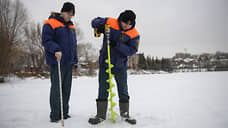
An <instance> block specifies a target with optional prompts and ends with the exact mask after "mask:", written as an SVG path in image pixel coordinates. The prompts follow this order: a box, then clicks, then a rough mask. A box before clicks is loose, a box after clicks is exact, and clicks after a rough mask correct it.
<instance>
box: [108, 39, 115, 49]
mask: <svg viewBox="0 0 228 128" xmlns="http://www.w3.org/2000/svg"><path fill="white" fill-rule="evenodd" d="M116 44H117V43H116V41H114V40H110V43H109V45H110V47H112V48H114V47H116Z"/></svg>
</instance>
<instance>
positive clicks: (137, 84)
mask: <svg viewBox="0 0 228 128" xmlns="http://www.w3.org/2000/svg"><path fill="white" fill-rule="evenodd" d="M227 76H228V72H201V73H173V74H152V75H129V76H128V85H129V93H130V96H131V98H130V101H131V102H130V114H131V115H132V117H134V118H136V119H137V124H136V125H134V126H132V125H129V124H127V123H125V122H123V121H121V119H120V117H118V120H117V122H116V123H112V122H110V121H108V120H106V121H104V122H103V123H101V124H99V125H96V126H93V125H90V124H88V118H89V117H92V116H94V115H95V114H96V104H95V99H96V97H97V90H98V82H97V77H93V78H90V77H78V78H75V79H73V86H72V91H71V100H70V104H71V107H70V115H71V116H72V118H70V119H67V120H65V127H66V128H94V127H95V128H228V84H227V83H228V79H227V78H228V77H227ZM49 91H50V80H49V79H45V80H42V79H35V78H27V79H25V80H18V79H15V80H12V81H10V82H8V83H4V84H0V128H57V127H58V128H59V127H61V125H60V123H50V122H49V110H50V109H49ZM115 100H116V101H118V98H117V97H116V98H115ZM115 110H116V111H117V112H118V107H116V108H115Z"/></svg>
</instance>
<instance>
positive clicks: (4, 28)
mask: <svg viewBox="0 0 228 128" xmlns="http://www.w3.org/2000/svg"><path fill="white" fill-rule="evenodd" d="M0 16H1V18H0V45H1V47H0V55H1V57H0V76H6V75H8V74H9V73H11V72H14V71H15V69H14V67H15V65H16V62H17V61H18V60H19V57H20V56H21V51H22V49H21V47H20V43H21V40H20V39H21V36H22V35H21V32H22V31H23V25H24V24H25V23H26V19H27V13H26V9H25V8H24V5H23V4H22V3H21V2H20V1H19V0H16V1H14V2H12V1H10V0H0Z"/></svg>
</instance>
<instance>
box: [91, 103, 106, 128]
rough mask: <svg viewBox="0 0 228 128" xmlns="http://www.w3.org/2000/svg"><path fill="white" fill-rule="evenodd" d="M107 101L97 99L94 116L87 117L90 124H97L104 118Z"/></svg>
mask: <svg viewBox="0 0 228 128" xmlns="http://www.w3.org/2000/svg"><path fill="white" fill-rule="evenodd" d="M107 107H108V101H107V100H105V101H101V100H97V115H96V116H95V117H94V118H89V121H88V122H89V123H90V124H99V123H101V122H102V121H104V120H105V119H106V113H107Z"/></svg>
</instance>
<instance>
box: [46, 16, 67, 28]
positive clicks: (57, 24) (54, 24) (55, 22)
mask: <svg viewBox="0 0 228 128" xmlns="http://www.w3.org/2000/svg"><path fill="white" fill-rule="evenodd" d="M44 24H50V25H51V27H52V28H53V29H55V28H57V27H65V25H64V24H63V23H61V22H60V21H58V20H56V19H54V18H51V19H48V20H46V21H45V22H44Z"/></svg>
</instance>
